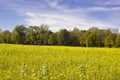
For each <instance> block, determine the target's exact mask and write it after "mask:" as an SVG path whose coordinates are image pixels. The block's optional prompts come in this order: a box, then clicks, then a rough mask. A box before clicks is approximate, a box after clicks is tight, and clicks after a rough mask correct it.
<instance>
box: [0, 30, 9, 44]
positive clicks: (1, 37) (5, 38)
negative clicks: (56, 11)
mask: <svg viewBox="0 0 120 80" xmlns="http://www.w3.org/2000/svg"><path fill="white" fill-rule="evenodd" d="M0 42H2V43H10V42H11V33H10V32H9V31H8V30H5V31H3V32H1V33H0Z"/></svg>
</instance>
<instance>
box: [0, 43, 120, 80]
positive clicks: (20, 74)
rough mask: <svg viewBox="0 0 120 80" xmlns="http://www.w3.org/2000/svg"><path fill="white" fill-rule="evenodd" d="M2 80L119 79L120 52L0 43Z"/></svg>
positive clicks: (103, 49) (102, 49)
mask: <svg viewBox="0 0 120 80" xmlns="http://www.w3.org/2000/svg"><path fill="white" fill-rule="evenodd" d="M0 80H120V49H119V48H83V47H65V46H32V45H13V44H0Z"/></svg>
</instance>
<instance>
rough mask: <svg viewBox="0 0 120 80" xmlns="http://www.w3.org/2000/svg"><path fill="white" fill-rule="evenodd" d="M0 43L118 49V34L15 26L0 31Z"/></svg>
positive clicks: (106, 31) (119, 37)
mask: <svg viewBox="0 0 120 80" xmlns="http://www.w3.org/2000/svg"><path fill="white" fill-rule="evenodd" d="M0 43H8V44H26V45H28V44H29V45H59V46H81V47H120V33H119V31H118V30H117V29H99V28H97V27H92V28H90V29H88V30H80V29H78V28H76V27H75V28H74V29H73V30H70V31H68V30H67V29H61V30H59V31H57V32H52V31H51V30H49V27H48V26H47V25H44V24H43V25H41V26H29V27H28V28H26V27H25V26H24V25H18V26H15V27H14V29H13V31H11V32H10V31H9V30H5V31H2V30H1V31H0Z"/></svg>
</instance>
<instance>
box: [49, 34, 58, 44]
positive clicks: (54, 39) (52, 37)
mask: <svg viewBox="0 0 120 80" xmlns="http://www.w3.org/2000/svg"><path fill="white" fill-rule="evenodd" d="M48 44H49V45H57V34H56V33H52V34H51V35H50V36H49V39H48Z"/></svg>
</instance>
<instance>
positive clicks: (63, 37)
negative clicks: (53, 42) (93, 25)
mask: <svg viewBox="0 0 120 80" xmlns="http://www.w3.org/2000/svg"><path fill="white" fill-rule="evenodd" d="M69 40H70V39H69V32H68V31H67V30H66V29H61V30H60V31H59V32H58V33H57V42H58V45H69V44H70V43H69Z"/></svg>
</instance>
